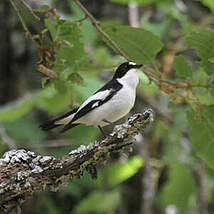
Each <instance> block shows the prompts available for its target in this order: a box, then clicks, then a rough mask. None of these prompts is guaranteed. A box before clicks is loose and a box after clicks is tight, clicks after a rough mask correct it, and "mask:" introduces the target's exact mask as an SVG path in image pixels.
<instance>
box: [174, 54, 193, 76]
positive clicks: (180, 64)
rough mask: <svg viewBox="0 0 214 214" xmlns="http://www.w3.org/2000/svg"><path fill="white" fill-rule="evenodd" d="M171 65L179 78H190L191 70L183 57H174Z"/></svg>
mask: <svg viewBox="0 0 214 214" xmlns="http://www.w3.org/2000/svg"><path fill="white" fill-rule="evenodd" d="M173 65H174V67H175V71H176V73H177V74H178V75H179V76H182V77H192V69H191V67H190V65H189V63H188V62H187V60H186V58H185V57H184V56H182V55H179V56H175V57H174V62H173Z"/></svg>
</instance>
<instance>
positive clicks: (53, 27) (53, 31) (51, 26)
mask: <svg viewBox="0 0 214 214" xmlns="http://www.w3.org/2000/svg"><path fill="white" fill-rule="evenodd" d="M44 22H45V26H46V27H47V29H48V30H49V31H50V34H51V37H52V39H53V41H55V40H56V35H57V32H56V27H57V24H56V22H55V21H53V20H52V19H50V18H49V19H45V20H44Z"/></svg>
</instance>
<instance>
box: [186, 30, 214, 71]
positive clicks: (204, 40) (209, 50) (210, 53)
mask: <svg viewBox="0 0 214 214" xmlns="http://www.w3.org/2000/svg"><path fill="white" fill-rule="evenodd" d="M186 42H187V43H188V45H189V46H190V47H192V48H195V49H196V50H197V52H198V54H199V56H200V57H201V60H202V61H201V62H200V64H201V66H202V67H203V68H204V70H205V71H206V72H207V73H208V74H214V72H213V70H214V63H212V59H213V57H214V30H199V31H198V32H192V33H190V34H189V35H188V36H187V37H186ZM210 60H211V61H210Z"/></svg>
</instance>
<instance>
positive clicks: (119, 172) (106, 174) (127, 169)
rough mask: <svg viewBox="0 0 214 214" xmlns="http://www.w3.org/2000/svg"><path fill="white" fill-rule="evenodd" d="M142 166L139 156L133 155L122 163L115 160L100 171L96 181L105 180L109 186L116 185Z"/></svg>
mask: <svg viewBox="0 0 214 214" xmlns="http://www.w3.org/2000/svg"><path fill="white" fill-rule="evenodd" d="M142 166H143V160H142V158H141V157H140V156H134V157H132V158H130V159H129V160H128V161H126V162H123V163H120V162H116V163H114V164H112V165H111V166H109V167H107V168H105V169H104V170H103V171H102V172H101V174H100V175H99V178H98V182H99V183H101V182H103V181H105V182H106V183H107V184H108V185H109V186H114V185H117V184H119V183H121V182H123V181H125V180H127V179H128V178H130V177H131V176H133V175H134V174H135V173H136V172H137V171H138V170H139V168H141V167H142Z"/></svg>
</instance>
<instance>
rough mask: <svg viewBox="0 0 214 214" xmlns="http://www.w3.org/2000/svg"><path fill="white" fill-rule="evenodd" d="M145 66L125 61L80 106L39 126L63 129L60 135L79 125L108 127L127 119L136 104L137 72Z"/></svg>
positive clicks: (46, 128)
mask: <svg viewBox="0 0 214 214" xmlns="http://www.w3.org/2000/svg"><path fill="white" fill-rule="evenodd" d="M141 66H142V64H136V63H134V62H125V63H123V64H121V65H120V66H119V67H118V68H117V70H116V72H115V74H114V76H113V78H112V79H111V80H110V81H109V82H107V83H106V84H105V85H104V86H103V87H102V88H100V89H99V90H98V91H96V92H95V93H94V94H93V95H92V96H91V97H89V98H88V99H87V100H85V102H83V103H82V105H80V106H79V107H77V108H75V109H73V110H72V111H70V112H68V113H66V114H64V115H62V116H60V117H57V118H55V119H54V120H51V121H49V122H47V123H45V124H43V125H41V126H40V127H41V128H42V129H43V130H49V129H52V128H55V127H58V126H64V127H63V129H62V130H61V132H64V131H67V130H68V129H71V128H73V127H75V126H77V125H79V124H85V125H93V126H98V127H99V129H100V130H101V132H102V133H103V131H102V128H101V127H103V126H106V125H109V124H111V123H113V122H115V121H117V120H119V119H120V118H122V117H124V116H125V115H126V114H128V113H129V111H130V110H131V109H132V107H133V106H134V103H135V97H136V87H137V85H138V82H139V76H138V72H137V69H139V68H140V67H141Z"/></svg>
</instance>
